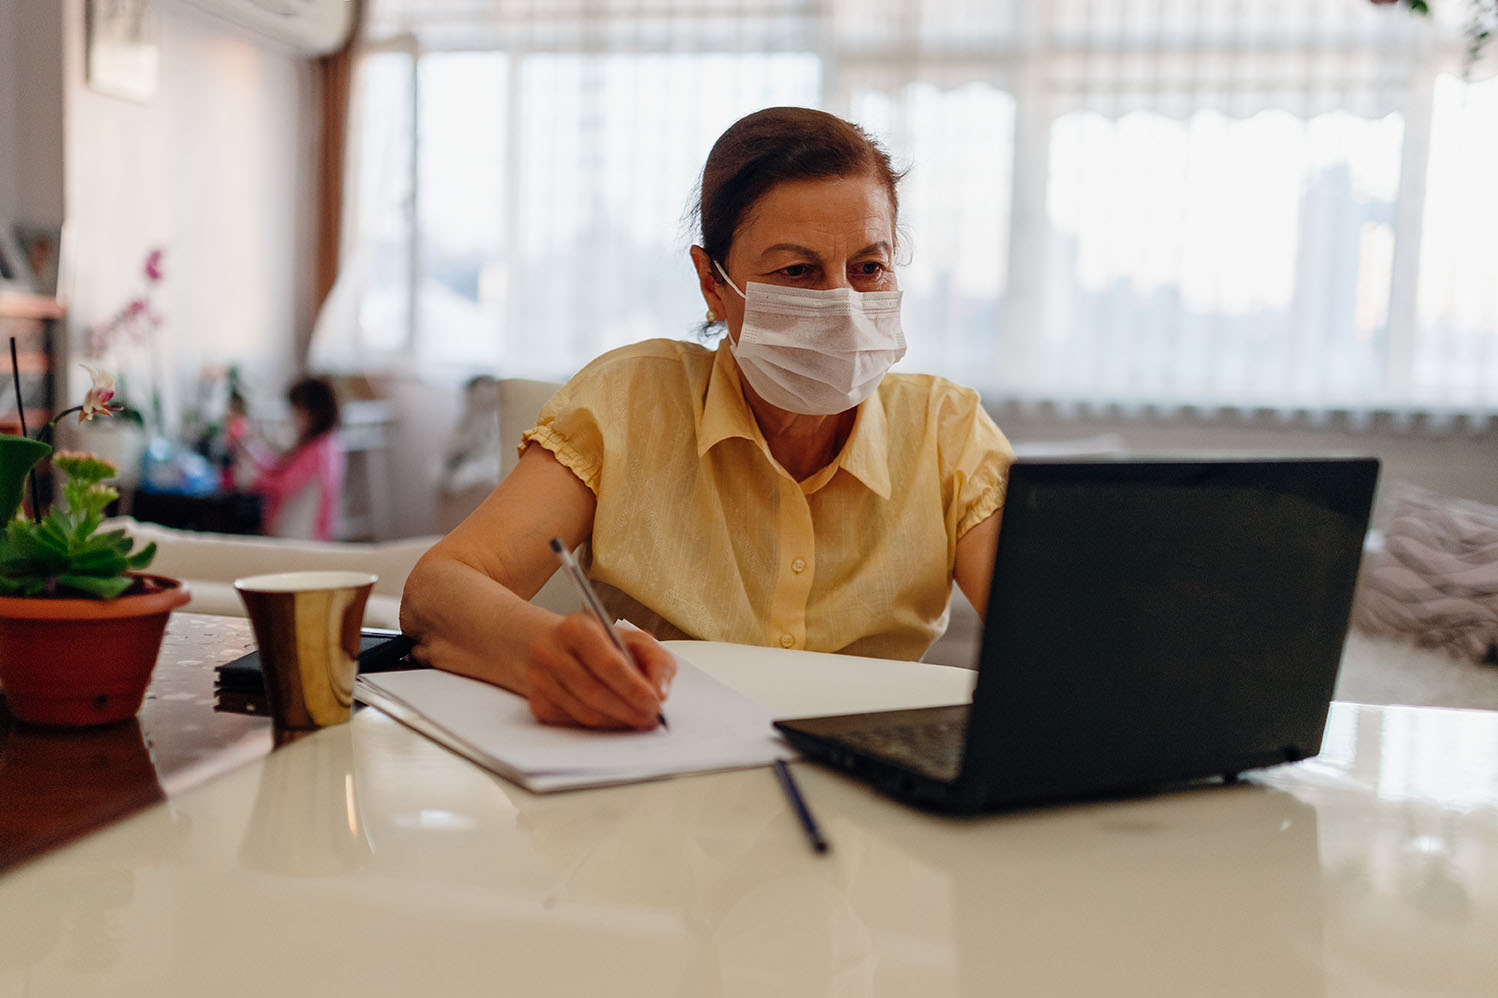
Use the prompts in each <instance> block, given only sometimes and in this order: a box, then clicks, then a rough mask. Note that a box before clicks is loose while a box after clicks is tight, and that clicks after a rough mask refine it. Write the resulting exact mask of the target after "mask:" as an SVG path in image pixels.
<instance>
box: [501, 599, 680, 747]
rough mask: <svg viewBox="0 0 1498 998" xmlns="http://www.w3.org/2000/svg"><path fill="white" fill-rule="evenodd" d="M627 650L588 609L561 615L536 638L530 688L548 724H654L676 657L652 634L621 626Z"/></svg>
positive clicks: (529, 693) (534, 710) (537, 712)
mask: <svg viewBox="0 0 1498 998" xmlns="http://www.w3.org/2000/svg"><path fill="white" fill-rule="evenodd" d="M619 637H620V639H621V640H622V641H623V642H624V645H625V647H626V648H628V649H629V652H630V657H632V658H633V661H630V657H626V656H625V655H624V654H622V653H621V652H620V651H619V649H618V648H616V647H614V643H613V642H612V641H610V640H609V636H608V634H607V633H605V631H604V629H603V626H602V625H601V624H599V623H598V621H597V620H595V619H594V618H593V617H592V616H590V615H588V614H586V613H574V614H572V615H571V616H568V617H562V618H560V619H559V620H558V621H557V622H556V625H555V626H553V627H550V628H547V629H546V630H545V631H543V632H542V634H541V635H540V636H539V637H538V638H536V640H535V641H533V642H532V643H531V646H530V665H529V667H528V669H527V670H526V677H525V678H526V684H525V685H526V693H527V697H528V699H529V701H530V708H531V713H533V714H535V716H536V717H537V718H538V719H539V720H541V721H542V722H544V723H546V724H574V725H581V726H583V727H588V728H636V729H649V728H653V727H655V726H656V724H657V723H659V720H658V719H659V717H660V715H661V704H662V703H663V702H664V701H665V699H666V695H667V693H668V692H669V691H670V687H671V680H672V679H673V678H675V676H676V660H675V659H674V658H672V656H671V653H670V652H668V651H667V650H666V649H665V648H663V647H661V645H660V644H659V643H658V642H657V641H656V640H655V639H654V638H652V637H651V636H650V635H648V634H646V633H644V632H643V631H637V630H633V629H628V628H626V629H622V630H620V632H619Z"/></svg>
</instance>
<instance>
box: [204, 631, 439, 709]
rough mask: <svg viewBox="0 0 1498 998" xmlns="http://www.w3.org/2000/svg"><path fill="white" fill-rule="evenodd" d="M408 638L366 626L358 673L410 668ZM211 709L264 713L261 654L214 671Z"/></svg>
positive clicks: (361, 637)
mask: <svg viewBox="0 0 1498 998" xmlns="http://www.w3.org/2000/svg"><path fill="white" fill-rule="evenodd" d="M410 650H411V639H410V638H407V637H406V636H405V635H403V634H401V632H400V631H397V630H393V629H390V628H383V627H366V628H364V630H363V631H362V632H361V633H360V635H359V671H360V672H361V673H362V672H387V671H390V670H392V669H410V668H413V665H412V663H411V662H410V660H409V659H407V658H406V652H408V651H410ZM213 706H214V709H215V710H221V711H227V712H230V713H235V714H264V713H266V711H267V707H266V703H265V676H264V675H263V674H262V673H261V671H260V653H259V652H258V651H252V652H250V653H249V654H247V655H241V656H240V657H239V658H236V659H235V660H234V661H232V662H225V663H224V664H223V665H220V666H218V667H217V668H215V669H214V679H213Z"/></svg>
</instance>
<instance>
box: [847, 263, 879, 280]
mask: <svg viewBox="0 0 1498 998" xmlns="http://www.w3.org/2000/svg"><path fill="white" fill-rule="evenodd" d="M853 272H854V273H855V274H857V275H858V276H859V277H878V276H879V275H880V274H882V273H884V264H882V263H880V262H879V261H878V260H865V261H864V262H863V263H859V264H855V265H854V266H853Z"/></svg>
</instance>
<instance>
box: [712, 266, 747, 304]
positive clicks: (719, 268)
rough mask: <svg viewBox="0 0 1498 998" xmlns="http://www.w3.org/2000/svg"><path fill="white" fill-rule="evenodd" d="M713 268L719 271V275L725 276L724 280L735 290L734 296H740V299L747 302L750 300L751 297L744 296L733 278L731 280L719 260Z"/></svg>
mask: <svg viewBox="0 0 1498 998" xmlns="http://www.w3.org/2000/svg"><path fill="white" fill-rule="evenodd" d="M713 266H714V267H716V268H717V269H718V273H719V274H722V275H723V280H725V281H727V282H728V286H729V287H730V288H733V293H734V294H736V295H738V296H739V297H740V298H742V299H744V300H745V301H748V300H749V296H748V295H746V294H744V292H742V291H740V290H739V286H738V285H737V284H735V283H733V278H731V277H729V276H728V271H726V270H724V269H723V265H722V264H721V263H719V262H718V261H717V260H714V261H713Z"/></svg>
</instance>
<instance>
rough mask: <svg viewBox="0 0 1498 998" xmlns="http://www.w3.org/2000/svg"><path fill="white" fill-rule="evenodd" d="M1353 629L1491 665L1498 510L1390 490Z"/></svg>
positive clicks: (1497, 633)
mask: <svg viewBox="0 0 1498 998" xmlns="http://www.w3.org/2000/svg"><path fill="white" fill-rule="evenodd" d="M1389 493H1390V496H1389V498H1388V499H1387V500H1386V501H1387V502H1388V504H1389V505H1390V506H1391V508H1392V513H1391V515H1390V517H1389V520H1388V524H1387V526H1386V527H1385V528H1384V532H1383V538H1382V545H1381V546H1379V547H1378V548H1375V549H1373V550H1370V551H1369V552H1367V554H1366V555H1365V557H1364V561H1363V569H1362V574H1361V577H1360V580H1359V587H1358V596H1357V601H1356V604H1355V605H1354V608H1353V622H1354V623H1356V624H1357V625H1358V626H1359V627H1360V628H1362V629H1363V630H1365V631H1368V632H1370V633H1373V634H1385V635H1391V636H1396V637H1408V638H1411V639H1413V640H1414V641H1415V642H1417V643H1419V644H1422V645H1427V646H1438V647H1443V648H1445V649H1446V650H1447V651H1449V652H1451V653H1452V654H1455V655H1458V656H1460V657H1464V658H1468V659H1471V660H1473V661H1481V660H1483V659H1485V658H1489V659H1491V658H1498V508H1494V507H1492V506H1485V505H1482V504H1480V503H1475V502H1471V501H1468V500H1465V499H1457V498H1454V497H1451V496H1445V495H1441V494H1439V493H1435V492H1430V491H1428V490H1425V489H1420V488H1417V487H1415V486H1413V485H1410V484H1408V483H1404V482H1395V483H1391V485H1390V488H1389Z"/></svg>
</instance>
